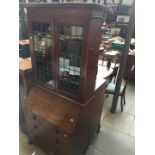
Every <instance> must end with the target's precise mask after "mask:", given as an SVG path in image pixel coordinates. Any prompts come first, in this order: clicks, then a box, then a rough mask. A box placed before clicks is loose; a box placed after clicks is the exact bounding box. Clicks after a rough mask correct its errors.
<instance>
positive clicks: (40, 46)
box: [29, 20, 55, 89]
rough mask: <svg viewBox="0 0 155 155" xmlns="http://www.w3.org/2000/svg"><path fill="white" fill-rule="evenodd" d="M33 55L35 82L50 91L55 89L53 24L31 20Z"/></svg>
mask: <svg viewBox="0 0 155 155" xmlns="http://www.w3.org/2000/svg"><path fill="white" fill-rule="evenodd" d="M29 23H30V24H29V25H30V32H31V55H32V58H33V59H32V62H33V63H32V67H33V73H34V80H35V82H36V83H38V84H40V85H43V86H44V87H47V88H49V89H55V79H54V74H55V73H54V71H53V66H54V62H53V60H54V57H53V55H54V54H53V53H54V50H53V48H54V41H53V22H52V20H51V21H43V20H37V21H36V20H31V21H30V22H29Z"/></svg>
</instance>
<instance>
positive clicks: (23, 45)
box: [19, 39, 30, 58]
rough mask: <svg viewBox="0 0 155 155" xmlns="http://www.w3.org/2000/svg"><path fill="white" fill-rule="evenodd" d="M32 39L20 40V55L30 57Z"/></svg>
mask: <svg viewBox="0 0 155 155" xmlns="http://www.w3.org/2000/svg"><path fill="white" fill-rule="evenodd" d="M29 44H30V40H29V39H25V40H19V57H21V58H28V57H30V48H29Z"/></svg>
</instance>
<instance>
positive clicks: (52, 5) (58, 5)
mask: <svg viewBox="0 0 155 155" xmlns="http://www.w3.org/2000/svg"><path fill="white" fill-rule="evenodd" d="M25 6H26V7H27V8H32V7H36V8H37V7H38V8H42V7H47V8H77V9H93V10H98V11H100V10H101V11H102V10H103V9H104V8H105V6H104V5H101V4H94V3H50V4H49V3H31V4H25Z"/></svg>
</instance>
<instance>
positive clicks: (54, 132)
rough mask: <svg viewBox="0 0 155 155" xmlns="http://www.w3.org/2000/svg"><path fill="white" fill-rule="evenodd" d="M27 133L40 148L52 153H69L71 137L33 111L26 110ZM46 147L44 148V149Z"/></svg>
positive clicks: (57, 154)
mask: <svg viewBox="0 0 155 155" xmlns="http://www.w3.org/2000/svg"><path fill="white" fill-rule="evenodd" d="M27 116H28V124H29V126H28V134H29V137H31V140H32V141H33V142H34V143H35V144H38V145H39V146H40V147H41V148H42V149H44V150H49V151H48V152H51V154H52V153H54V155H59V154H60V155H64V152H68V153H67V154H66V155H70V152H71V148H72V138H71V136H70V135H68V134H66V133H64V132H63V131H62V130H61V129H59V128H57V127H56V126H54V125H52V124H50V123H48V122H47V121H46V120H44V119H42V118H41V117H39V116H38V115H36V114H34V113H33V112H30V111H28V112H27ZM45 148H46V149H45Z"/></svg>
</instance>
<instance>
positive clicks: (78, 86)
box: [25, 3, 106, 155]
mask: <svg viewBox="0 0 155 155" xmlns="http://www.w3.org/2000/svg"><path fill="white" fill-rule="evenodd" d="M104 10H105V9H104V6H102V5H99V4H82V3H52V4H28V5H27V17H28V27H29V35H30V53H31V58H32V74H33V81H32V85H31V88H30V90H29V92H28V95H27V98H26V103H25V104H26V109H25V111H26V112H25V119H26V133H27V136H28V139H29V141H30V142H32V143H34V144H37V145H38V146H40V147H41V148H42V149H43V150H44V151H45V152H47V154H49V155H82V154H84V152H85V151H86V150H87V148H88V146H89V144H90V142H91V139H92V137H93V135H95V134H96V133H97V131H98V130H99V128H100V118H101V112H102V106H103V99H104V96H103V95H104V91H105V87H106V80H105V79H102V78H101V77H100V76H97V71H98V70H97V62H98V47H99V41H100V30H101V25H102V22H103V19H102V17H103V15H104Z"/></svg>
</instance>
